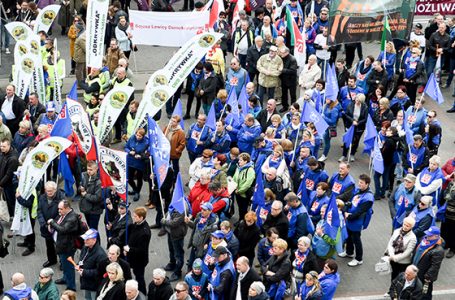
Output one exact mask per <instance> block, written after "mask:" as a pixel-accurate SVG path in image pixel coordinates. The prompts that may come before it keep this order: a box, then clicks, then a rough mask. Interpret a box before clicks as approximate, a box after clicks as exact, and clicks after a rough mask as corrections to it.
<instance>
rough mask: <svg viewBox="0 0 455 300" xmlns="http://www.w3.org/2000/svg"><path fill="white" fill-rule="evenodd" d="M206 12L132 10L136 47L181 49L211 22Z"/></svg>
mask: <svg viewBox="0 0 455 300" xmlns="http://www.w3.org/2000/svg"><path fill="white" fill-rule="evenodd" d="M209 14H210V12H209V11H204V12H198V13H193V12H172V13H170V12H154V11H137V10H130V11H129V15H130V28H129V31H130V32H131V33H132V35H133V43H134V44H135V45H155V46H166V47H180V46H182V45H184V44H185V43H186V42H187V41H189V40H190V39H191V38H192V37H193V36H195V35H196V33H197V32H198V31H199V30H204V29H205V25H206V24H207V23H208V21H209Z"/></svg>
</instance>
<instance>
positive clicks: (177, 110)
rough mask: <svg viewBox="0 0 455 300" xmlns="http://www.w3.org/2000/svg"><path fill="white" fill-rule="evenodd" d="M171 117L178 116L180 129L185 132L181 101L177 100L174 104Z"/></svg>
mask: <svg viewBox="0 0 455 300" xmlns="http://www.w3.org/2000/svg"><path fill="white" fill-rule="evenodd" d="M172 115H173V116H174V115H177V116H180V127H182V129H183V130H185V121H183V118H182V116H183V110H182V101H180V98H179V100H177V103H176V104H175V107H174V111H173V112H172Z"/></svg>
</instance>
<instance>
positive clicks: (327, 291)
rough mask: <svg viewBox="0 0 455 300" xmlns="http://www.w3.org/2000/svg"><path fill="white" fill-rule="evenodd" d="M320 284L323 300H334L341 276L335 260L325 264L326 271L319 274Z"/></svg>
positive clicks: (329, 260)
mask: <svg viewBox="0 0 455 300" xmlns="http://www.w3.org/2000/svg"><path fill="white" fill-rule="evenodd" d="M319 283H320V284H321V289H322V300H332V299H333V296H334V295H335V292H336V290H337V287H338V285H339V284H340V274H338V265H337V262H336V261H335V260H333V259H328V260H327V261H326V262H325V264H324V269H323V270H322V272H321V274H319Z"/></svg>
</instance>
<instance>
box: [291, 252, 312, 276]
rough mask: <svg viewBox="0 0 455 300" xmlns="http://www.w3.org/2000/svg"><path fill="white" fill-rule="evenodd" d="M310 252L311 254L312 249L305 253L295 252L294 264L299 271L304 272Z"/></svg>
mask: <svg viewBox="0 0 455 300" xmlns="http://www.w3.org/2000/svg"><path fill="white" fill-rule="evenodd" d="M308 252H310V249H307V250H306V251H305V252H300V250H297V251H295V260H294V263H295V268H296V270H297V271H299V272H302V271H303V266H304V265H305V261H306V258H307V257H308Z"/></svg>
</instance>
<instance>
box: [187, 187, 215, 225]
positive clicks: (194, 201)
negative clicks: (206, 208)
mask: <svg viewBox="0 0 455 300" xmlns="http://www.w3.org/2000/svg"><path fill="white" fill-rule="evenodd" d="M211 196H212V194H211V193H210V192H209V190H208V184H206V185H202V184H201V182H200V181H198V182H196V184H195V185H194V186H193V188H192V189H191V191H190V194H189V195H188V201H190V203H191V209H192V212H193V217H196V215H197V214H198V213H199V212H200V211H201V205H202V204H203V203H205V202H209V200H210V197H211Z"/></svg>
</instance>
